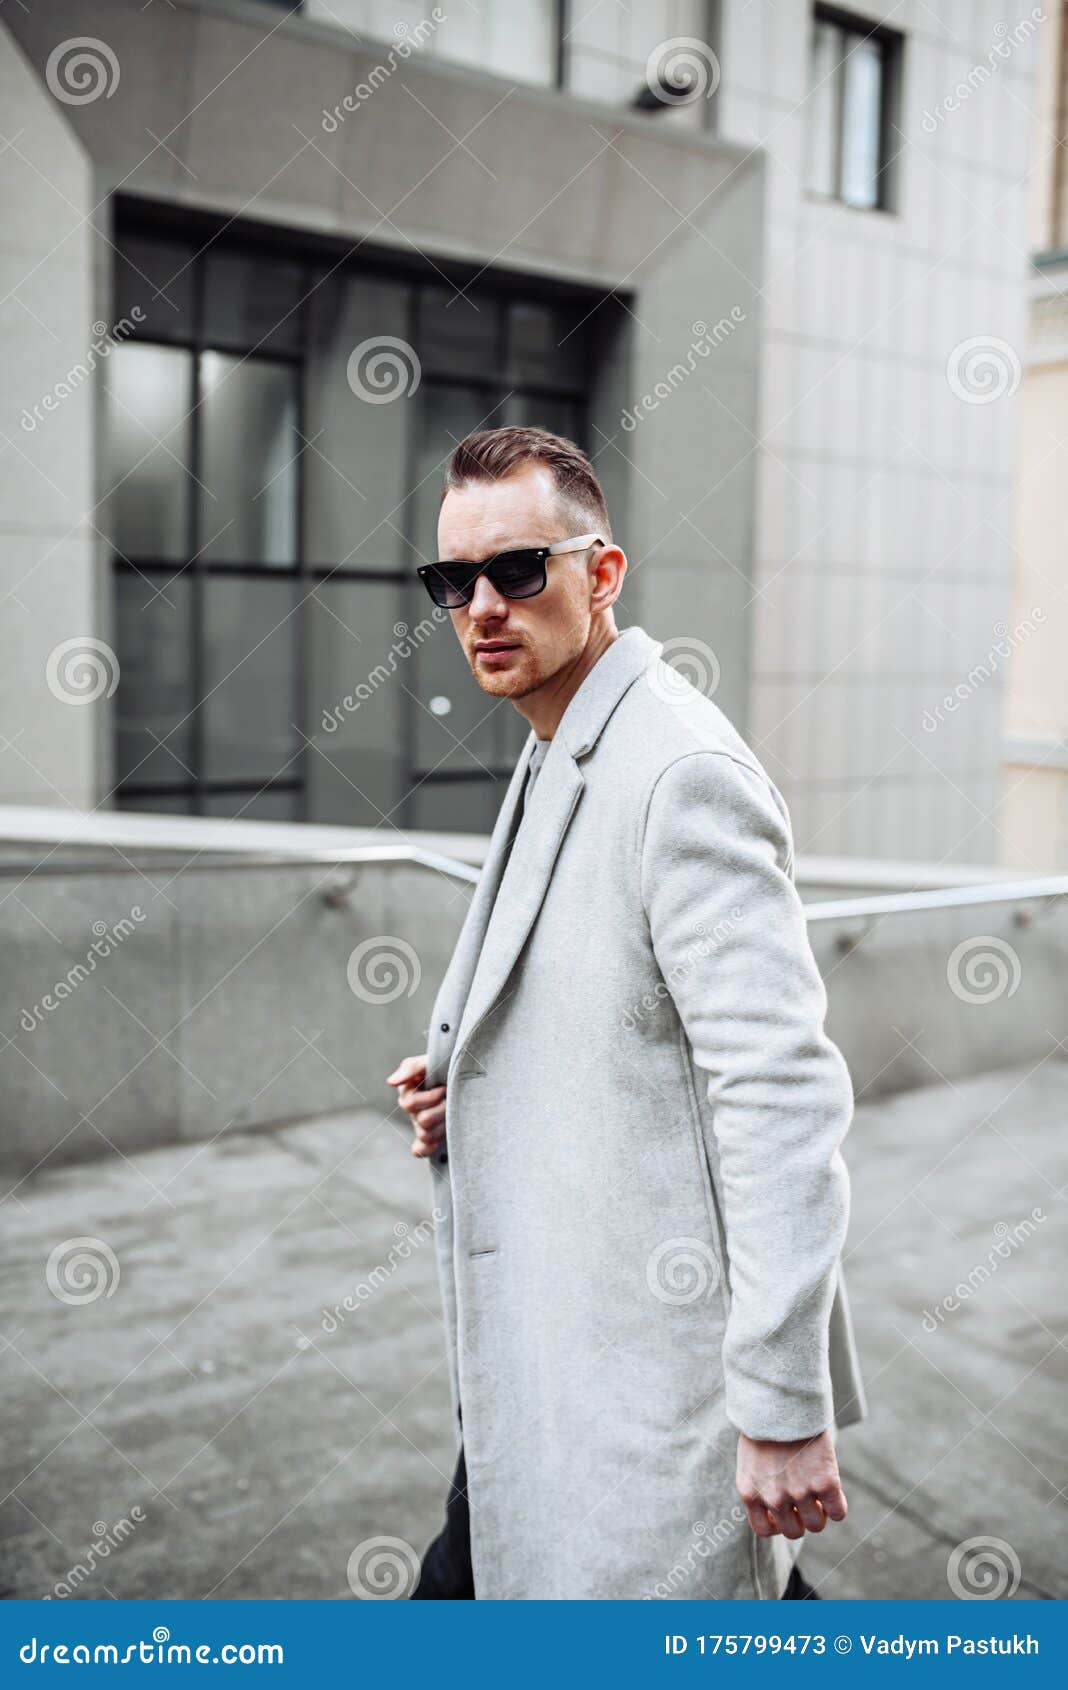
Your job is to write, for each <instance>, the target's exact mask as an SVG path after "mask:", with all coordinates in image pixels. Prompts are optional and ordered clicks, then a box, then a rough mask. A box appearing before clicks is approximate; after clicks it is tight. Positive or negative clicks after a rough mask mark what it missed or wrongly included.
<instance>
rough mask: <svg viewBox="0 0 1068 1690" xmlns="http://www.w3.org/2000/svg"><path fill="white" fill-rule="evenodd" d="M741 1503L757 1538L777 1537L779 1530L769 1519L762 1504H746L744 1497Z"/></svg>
mask: <svg viewBox="0 0 1068 1690" xmlns="http://www.w3.org/2000/svg"><path fill="white" fill-rule="evenodd" d="M742 1501H743V1503H744V1505H745V1512H746V1515H747V1517H748V1520H749V1524H750V1525H751V1526H752V1528H753V1530H754V1531H755V1532H756V1535H757V1537H778V1535H779V1528H778V1526H777V1525H776V1524H775V1522H774V1520H772V1519H771V1518H770V1516H769V1514H768V1511H767V1509H766V1508H765V1507H764V1504H763V1503H762V1502H746V1501H745V1498H744V1497H743V1498H742Z"/></svg>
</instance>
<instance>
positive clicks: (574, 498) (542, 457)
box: [441, 427, 612, 541]
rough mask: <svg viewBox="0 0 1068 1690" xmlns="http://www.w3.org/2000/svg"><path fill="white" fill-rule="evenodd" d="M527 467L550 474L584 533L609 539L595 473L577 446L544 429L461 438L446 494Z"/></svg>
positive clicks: (488, 430) (493, 430) (495, 430)
mask: <svg viewBox="0 0 1068 1690" xmlns="http://www.w3.org/2000/svg"><path fill="white" fill-rule="evenodd" d="M525 464H544V465H545V467H546V469H548V470H550V471H551V472H552V476H553V480H554V481H555V482H556V486H557V488H558V490H559V493H560V499H561V503H562V504H563V505H564V508H565V509H566V510H567V511H568V513H569V516H568V520H569V521H570V520H571V516H572V515H573V516H574V518H575V521H576V522H577V524H578V526H579V527H580V528H581V529H583V530H587V529H588V530H590V531H594V530H595V531H596V532H597V533H599V534H600V535H601V537H602V538H603V539H604V540H606V541H610V540H611V538H612V529H611V525H610V523H609V520H608V506H607V505H606V504H605V498H604V490H603V489H602V487H601V483H600V482H599V481H598V479H597V474H596V472H595V470H594V467H593V465H592V464H591V463H590V460H589V458H588V457H587V456H586V454H585V452H584V451H583V450H582V447H581V446H576V445H575V442H574V441H573V440H567V439H565V437H564V436H563V435H562V434H550V432H549V430H548V429H547V428H518V427H509V428H484V429H479V430H478V431H477V432H476V433H474V434H469V435H468V436H467V438H466V440H461V441H460V444H459V445H458V446H457V448H456V450H455V451H454V452H453V454H452V457H451V458H450V459H449V462H448V465H447V466H446V469H445V481H444V484H443V486H442V489H441V498H442V503H444V500H445V495H446V494H447V493H450V492H452V490H453V489H454V488H459V487H464V486H466V485H467V483H468V482H471V481H504V480H505V479H506V478H507V477H508V476H509V475H513V474H514V473H515V471H516V470H517V469H521V468H522V467H523V466H524V465H525Z"/></svg>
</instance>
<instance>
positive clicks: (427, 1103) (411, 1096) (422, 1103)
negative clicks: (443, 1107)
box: [404, 1086, 445, 1113]
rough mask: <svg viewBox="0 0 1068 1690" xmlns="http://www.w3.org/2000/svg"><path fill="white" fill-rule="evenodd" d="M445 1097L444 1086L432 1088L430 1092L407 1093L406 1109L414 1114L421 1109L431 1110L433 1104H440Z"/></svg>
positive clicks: (405, 1098) (405, 1099)
mask: <svg viewBox="0 0 1068 1690" xmlns="http://www.w3.org/2000/svg"><path fill="white" fill-rule="evenodd" d="M444 1096H445V1087H444V1086H431V1088H430V1090H429V1091H413V1092H410V1093H406V1094H405V1097H404V1108H405V1109H410V1110H411V1111H412V1112H413V1113H415V1111H416V1110H419V1109H429V1108H430V1107H431V1105H432V1104H435V1103H440V1102H441V1100H442V1098H443V1097H444Z"/></svg>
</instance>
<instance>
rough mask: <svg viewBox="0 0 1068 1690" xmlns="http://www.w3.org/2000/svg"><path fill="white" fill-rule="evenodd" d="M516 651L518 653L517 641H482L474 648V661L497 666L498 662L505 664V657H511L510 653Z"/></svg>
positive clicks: (518, 644)
mask: <svg viewBox="0 0 1068 1690" xmlns="http://www.w3.org/2000/svg"><path fill="white" fill-rule="evenodd" d="M517 651H520V642H519V641H505V639H492V641H483V642H482V644H478V646H475V661H477V662H488V664H499V662H505V659H507V657H510V656H512V652H517Z"/></svg>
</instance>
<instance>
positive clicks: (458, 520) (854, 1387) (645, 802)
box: [389, 428, 862, 1599]
mask: <svg viewBox="0 0 1068 1690" xmlns="http://www.w3.org/2000/svg"><path fill="white" fill-rule="evenodd" d="M438 544H439V557H440V559H441V560H442V561H441V562H440V563H439V564H437V565H428V566H424V567H423V568H422V569H420V571H419V573H420V575H421V577H422V578H423V581H424V584H425V585H426V586H427V588H428V590H429V591H430V593H431V596H432V597H433V598H434V599H435V602H437V603H440V604H443V605H446V606H447V607H448V609H449V611H450V615H451V618H452V623H453V627H454V629H455V632H456V635H457V637H458V639H459V641H460V643H461V646H462V648H463V651H464V654H465V656H466V657H467V659H468V661H469V663H470V666H471V670H472V673H473V675H474V677H475V679H476V681H477V682H478V684H479V686H480V687H481V688H482V689H483V691H484V692H486V693H487V694H489V695H490V697H492V698H507V699H510V700H511V701H512V703H513V704H514V705H515V707H516V708H517V709H518V710H519V711H520V713H521V714H522V715H523V716H524V717H525V719H526V720H527V722H528V723H529V724H530V727H531V730H532V732H531V734H530V737H529V739H528V741H527V743H526V745H525V746H524V749H523V752H522V754H521V756H520V758H519V761H518V763H517V765H516V769H515V772H514V774H513V776H512V780H511V783H510V785H509V787H508V790H507V792H506V794H505V797H504V801H503V803H502V806H501V810H500V814H499V816H498V818H497V823H496V826H495V828H494V831H493V835H492V838H491V841H490V847H489V853H488V856H487V858H486V862H485V865H484V868H483V871H482V875H481V878H480V880H479V883H478V886H477V888H476V890H475V893H474V896H473V898H472V901H471V904H470V907H469V909H468V912H467V916H466V919H465V921H464V925H463V928H462V931H461V933H460V936H459V939H458V941H457V945H456V949H455V951H454V954H453V957H452V960H451V962H450V964H449V968H448V971H447V973H446V975H445V979H444V981H443V982H442V985H441V989H440V991H439V993H438V996H437V1000H436V1003H435V1006H434V1012H433V1016H432V1019H431V1024H430V1034H429V1046H428V1050H427V1052H426V1054H425V1056H412V1057H407V1058H406V1059H405V1060H404V1061H403V1062H402V1063H401V1064H400V1065H399V1066H398V1068H397V1069H395V1071H394V1072H393V1073H392V1074H391V1075H390V1076H389V1083H390V1084H391V1085H395V1086H397V1087H398V1088H399V1090H398V1095H399V1100H400V1102H401V1104H402V1106H403V1107H404V1108H405V1109H406V1110H407V1111H408V1112H409V1114H410V1115H411V1117H412V1121H413V1123H414V1129H415V1136H414V1143H413V1146H412V1149H413V1153H414V1154H415V1155H416V1156H419V1157H424V1158H427V1159H429V1161H430V1165H431V1169H432V1174H433V1183H434V1201H435V1204H436V1205H437V1206H438V1207H439V1208H440V1209H441V1210H442V1212H443V1214H444V1217H445V1218H444V1219H443V1221H442V1222H441V1223H440V1225H439V1227H438V1232H437V1242H438V1257H439V1267H440V1272H441V1281H442V1293H443V1303H444V1309H445V1318H446V1334H447V1348H448V1357H449V1369H450V1381H451V1385H452V1392H453V1401H454V1407H455V1408H456V1411H457V1414H458V1416H459V1417H460V1423H461V1426H462V1438H463V1445H462V1449H461V1452H460V1462H459V1463H458V1467H457V1477H456V1481H455V1483H454V1486H453V1492H452V1497H451V1499H450V1507H449V1513H448V1520H447V1526H446V1531H445V1532H444V1533H443V1534H442V1537H441V1538H440V1539H439V1540H438V1542H437V1544H436V1545H434V1546H432V1549H431V1551H429V1552H428V1555H427V1557H426V1558H425V1560H424V1567H423V1579H422V1582H421V1585H420V1587H419V1588H418V1589H417V1591H416V1594H417V1595H418V1596H426V1595H433V1596H468V1597H470V1596H475V1597H478V1598H482V1599H502V1598H503V1599H534V1598H545V1597H548V1598H608V1599H611V1598H640V1597H644V1596H650V1597H652V1596H657V1595H665V1594H666V1595H669V1596H672V1597H676V1598H693V1599H698V1598H708V1597H724V1598H727V1597H729V1598H734V1597H738V1598H748V1597H760V1598H779V1597H781V1596H783V1595H784V1594H787V1593H788V1594H791V1595H793V1594H795V1593H796V1581H795V1584H794V1585H793V1586H790V1574H791V1569H792V1566H793V1562H794V1560H795V1558H796V1555H797V1552H798V1544H799V1540H800V1539H801V1538H802V1537H803V1535H804V1533H805V1532H806V1531H813V1532H818V1531H821V1530H822V1529H823V1528H824V1526H825V1525H826V1523H827V1521H828V1520H842V1519H844V1518H845V1513H846V1503H845V1498H844V1496H843V1494H842V1489H841V1485H840V1482H839V1476H838V1467H837V1462H836V1458H835V1450H834V1441H833V1433H834V1427H835V1424H836V1423H837V1424H838V1425H842V1424H847V1423H848V1422H849V1421H851V1420H855V1419H859V1418H860V1416H861V1413H862V1402H861V1387H860V1381H859V1377H858V1375H857V1372H856V1367H855V1359H854V1352H853V1347H852V1339H851V1333H850V1329H849V1319H848V1312H847V1310H846V1306H845V1302H844V1289H843V1287H842V1285H841V1278H840V1267H839V1255H840V1250H841V1246H842V1242H843V1239H844V1236H845V1230H846V1220H847V1209H848V1186H847V1178H846V1173H845V1168H844V1165H843V1163H842V1160H841V1156H840V1153H839V1148H838V1147H839V1143H840V1141H841V1139H842V1136H843V1134H844V1133H845V1131H846V1128H847V1126H848V1124H849V1120H850V1116H851V1113H852V1102H853V1099H852V1088H851V1085H850V1081H849V1076H848V1072H847V1070H846V1066H845V1063H844V1061H843V1059H842V1057H841V1055H840V1053H839V1051H838V1050H837V1048H836V1047H835V1046H834V1045H833V1044H832V1043H831V1042H830V1041H829V1039H828V1038H827V1037H826V1035H825V1033H824V1031H823V1019H824V1015H825V1011H826V993H825V991H824V987H823V982H822V980H821V978H820V975H819V972H818V970H817V967H816V964H815V961H814V959H813V956H812V952H811V949H810V947H809V943H808V937H807V931H806V926H805V918H804V914H803V911H802V908H801V904H800V901H799V899H798V896H797V893H796V890H795V888H794V885H793V879H792V872H793V846H792V840H791V835H790V826H789V820H788V817H787V813H786V809H785V806H784V803H783V800H782V798H781V796H780V794H779V792H778V791H777V789H776V788H775V786H774V785H773V784H772V782H771V781H770V780H769V778H768V776H767V775H766V774H765V773H764V771H763V769H762V768H761V766H760V764H759V762H758V761H757V759H756V758H755V756H754V755H753V753H752V752H751V751H750V750H749V748H748V747H747V745H746V744H745V742H744V741H743V740H742V739H741V738H740V736H739V735H738V734H737V733H736V731H735V730H734V728H733V727H732V726H731V724H730V723H729V721H728V720H727V719H726V717H725V716H724V715H723V713H722V711H720V710H719V708H718V707H717V706H716V705H715V704H714V703H712V702H711V700H710V699H708V698H706V697H705V696H704V695H703V694H702V693H700V692H699V691H697V690H696V689H695V688H693V687H691V686H690V685H689V684H688V683H687V682H685V681H683V680H682V678H681V677H680V676H679V675H678V674H677V672H676V671H675V670H673V669H671V668H670V667H669V666H668V665H666V664H665V663H664V662H663V661H662V660H661V658H660V656H659V653H660V649H661V648H660V646H659V645H658V644H657V643H656V642H655V641H653V640H652V639H651V638H650V637H649V636H648V635H647V634H646V633H645V632H644V631H643V630H642V629H641V628H637V627H631V628H628V629H627V630H626V631H624V632H622V633H620V632H619V631H618V630H617V628H616V625H615V618H614V614H613V608H612V607H613V605H614V604H615V601H616V599H617V598H618V597H619V594H620V590H621V588H622V585H623V579H624V575H625V572H626V568H627V560H626V558H625V556H624V554H623V552H622V550H621V549H620V547H619V546H617V545H616V544H615V543H614V542H613V539H612V534H611V529H610V526H609V520H608V513H607V510H606V508H605V502H604V496H603V493H602V490H601V487H600V484H599V483H598V481H597V478H596V476H595V474H594V471H593V469H592V467H591V465H590V463H589V460H588V459H587V458H586V457H585V455H584V454H583V453H582V452H581V451H580V450H579V449H578V448H577V447H576V446H574V445H573V444H572V443H571V442H570V441H566V440H563V439H561V438H559V437H558V436H555V435H551V434H548V433H546V432H545V431H543V430H540V429H530V428H501V429H494V430H487V431H485V432H482V433H478V434H474V435H471V436H469V437H468V439H466V440H464V441H463V442H462V443H461V444H460V445H459V446H458V447H457V449H456V451H455V453H454V454H453V457H452V459H451V461H450V464H449V466H448V470H447V472H446V478H445V486H444V489H443V496H442V506H441V514H440V519H439V526H438ZM649 589H650V603H651V604H653V605H655V579H651V580H650V582H649ZM535 771H536V780H532V779H531V775H532V772H535ZM739 1497H740V1498H741V1501H740V1502H739ZM468 1501H469V1503H470V1515H469V1518H468V1514H467V1508H466V1504H467V1503H468ZM424 1587H427V1588H424ZM788 1587H789V1588H788Z"/></svg>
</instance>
